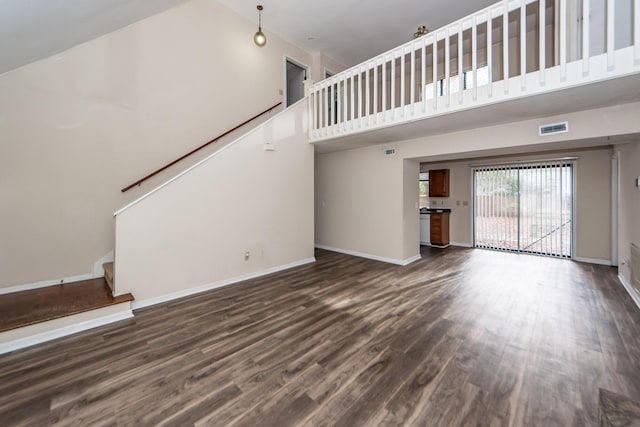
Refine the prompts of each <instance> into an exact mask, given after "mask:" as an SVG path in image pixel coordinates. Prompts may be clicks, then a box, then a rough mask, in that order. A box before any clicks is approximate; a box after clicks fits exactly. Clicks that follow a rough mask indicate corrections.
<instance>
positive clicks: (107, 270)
mask: <svg viewBox="0 0 640 427" xmlns="http://www.w3.org/2000/svg"><path fill="white" fill-rule="evenodd" d="M102 268H103V269H104V280H106V282H107V285H108V286H109V288H110V289H111V292H113V291H114V287H113V285H114V282H115V277H114V276H113V263H112V262H105V263H104V264H102Z"/></svg>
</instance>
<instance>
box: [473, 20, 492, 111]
mask: <svg viewBox="0 0 640 427" xmlns="http://www.w3.org/2000/svg"><path fill="white" fill-rule="evenodd" d="M477 38H478V16H477V15H474V16H473V21H472V23H471V74H472V75H473V89H472V95H473V100H474V101H475V100H476V99H478V40H477ZM489 49H490V47H489V46H487V51H488V50H489Z"/></svg>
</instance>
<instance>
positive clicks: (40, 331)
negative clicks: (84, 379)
mask: <svg viewBox="0 0 640 427" xmlns="http://www.w3.org/2000/svg"><path fill="white" fill-rule="evenodd" d="M131 317H133V312H132V311H131V304H130V303H129V302H126V303H122V304H117V305H112V306H109V307H103V308H100V309H97V310H91V311H86V312H83V313H78V314H74V315H72V316H66V317H61V318H59V319H54V320H50V321H48V322H42V323H36V324H33V325H29V326H25V327H22V328H18V329H12V330H10V331H6V332H2V333H0V354H5V353H9V352H12V351H16V350H19V349H22V348H26V347H31V346H33V345H36V344H40V343H43V342H45V341H51V340H54V339H57V338H62V337H65V336H67V335H72V334H75V333H78V332H82V331H86V330H88V329H93V328H97V327H98V326H103V325H107V324H109V323H113V322H118V321H120V320H124V319H128V318H131Z"/></svg>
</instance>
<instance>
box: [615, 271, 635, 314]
mask: <svg viewBox="0 0 640 427" xmlns="http://www.w3.org/2000/svg"><path fill="white" fill-rule="evenodd" d="M618 280H620V283H622V286H624V288H625V289H626V291H627V293H628V294H629V296H630V297H631V299H632V300H633V302H635V303H636V306H638V309H640V295H638V293H637V292H636V291H635V289H633V286H631V283H629V282H628V281H627V279H625V277H624V276H623V275H622V274H618Z"/></svg>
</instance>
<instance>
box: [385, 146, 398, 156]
mask: <svg viewBox="0 0 640 427" xmlns="http://www.w3.org/2000/svg"><path fill="white" fill-rule="evenodd" d="M394 154H396V149H395V148H386V149H385V150H384V155H385V156H393V155H394Z"/></svg>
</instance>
